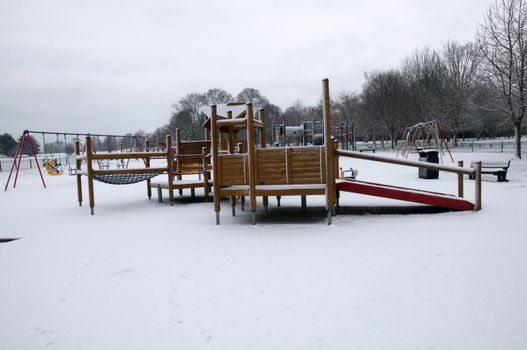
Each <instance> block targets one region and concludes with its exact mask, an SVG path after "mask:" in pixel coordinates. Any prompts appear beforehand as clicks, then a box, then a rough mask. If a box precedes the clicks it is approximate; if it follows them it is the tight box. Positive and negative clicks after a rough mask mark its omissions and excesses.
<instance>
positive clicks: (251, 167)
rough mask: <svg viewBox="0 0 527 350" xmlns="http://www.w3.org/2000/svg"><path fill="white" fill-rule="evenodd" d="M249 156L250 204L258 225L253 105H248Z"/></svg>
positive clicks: (252, 217) (252, 214)
mask: <svg viewBox="0 0 527 350" xmlns="http://www.w3.org/2000/svg"><path fill="white" fill-rule="evenodd" d="M247 154H248V158H249V167H248V168H249V169H248V171H249V204H250V207H251V219H252V224H253V225H254V224H256V174H255V169H256V167H255V157H254V116H253V105H252V103H247Z"/></svg>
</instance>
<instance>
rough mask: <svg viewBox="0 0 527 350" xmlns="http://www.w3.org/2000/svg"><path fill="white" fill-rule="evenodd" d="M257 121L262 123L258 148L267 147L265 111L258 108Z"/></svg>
mask: <svg viewBox="0 0 527 350" xmlns="http://www.w3.org/2000/svg"><path fill="white" fill-rule="evenodd" d="M258 119H260V121H261V122H262V125H263V127H262V128H261V129H260V147H261V148H266V147H267V139H266V138H265V110H264V109H263V108H260V109H259V110H258Z"/></svg>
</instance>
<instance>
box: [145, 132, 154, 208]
mask: <svg viewBox="0 0 527 350" xmlns="http://www.w3.org/2000/svg"><path fill="white" fill-rule="evenodd" d="M145 151H146V152H149V151H150V141H149V140H145ZM145 167H147V168H150V157H147V158H145ZM150 183H151V180H150V179H148V180H146V195H147V196H148V199H151V198H152V188H151V187H150Z"/></svg>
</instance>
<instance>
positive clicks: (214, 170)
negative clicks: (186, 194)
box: [210, 105, 221, 225]
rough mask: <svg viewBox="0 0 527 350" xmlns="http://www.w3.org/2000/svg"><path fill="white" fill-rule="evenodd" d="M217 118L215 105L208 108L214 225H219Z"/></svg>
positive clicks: (219, 185) (219, 186)
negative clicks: (214, 213)
mask: <svg viewBox="0 0 527 350" xmlns="http://www.w3.org/2000/svg"><path fill="white" fill-rule="evenodd" d="M217 118H218V116H217V115H216V105H212V106H210V132H211V136H212V137H211V142H210V150H211V152H212V177H213V178H212V183H213V185H212V188H213V190H214V211H215V212H216V225H219V224H220V209H221V205H220V204H221V203H220V200H221V198H220V188H221V183H220V177H219V166H220V164H219V162H220V160H219V157H218V128H217V126H216V121H217Z"/></svg>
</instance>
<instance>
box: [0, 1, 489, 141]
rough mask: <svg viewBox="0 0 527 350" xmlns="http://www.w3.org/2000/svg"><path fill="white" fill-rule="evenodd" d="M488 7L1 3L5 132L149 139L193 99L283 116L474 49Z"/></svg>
mask: <svg viewBox="0 0 527 350" xmlns="http://www.w3.org/2000/svg"><path fill="white" fill-rule="evenodd" d="M490 3H491V1H490V0H434V1H431V0H400V1H366V0H343V1H330V0H323V1H302V0H295V1H288V0H281V1H274V0H273V1H269V0H260V1H254V2H253V1H248V0H245V1H212V0H211V1H195V0H191V1H182V0H169V1H161V0H149V1H135V0H126V1H114V0H105V1H96V0H88V1H71V0H63V1H60V0H59V1H55V0H46V1H42V0H34V1H31V0H28V1H26V0H11V1H8V0H0V132H2V133H3V132H10V133H13V134H17V135H18V134H20V133H21V131H22V130H23V129H32V130H52V131H55V130H59V131H74V132H92V133H120V134H121V133H126V132H134V131H136V130H137V129H144V130H146V131H153V130H154V129H155V128H156V127H158V126H161V125H163V124H165V123H166V122H167V121H168V118H169V114H170V111H171V104H172V103H174V102H175V101H177V100H178V99H179V98H180V97H182V96H184V95H185V94H186V93H189V92H204V91H206V90H207V89H209V88H215V87H218V88H222V89H225V90H227V91H229V92H230V93H231V94H233V95H236V94H238V92H239V91H240V90H242V89H243V88H245V87H254V88H256V89H258V90H260V91H261V92H262V94H263V95H265V96H266V97H267V98H269V100H270V101H271V102H272V103H274V104H277V105H278V106H280V107H282V108H283V109H285V108H286V107H287V106H289V105H290V104H292V103H293V102H294V101H295V100H297V99H300V100H301V101H303V102H304V103H305V104H307V105H309V104H314V103H316V101H317V99H318V97H319V95H320V93H321V79H323V78H326V77H327V78H329V79H330V88H331V92H332V93H336V92H338V91H339V90H342V89H347V90H359V89H360V87H361V85H362V84H363V82H364V72H365V71H368V72H369V71H372V70H382V69H387V68H391V67H396V66H398V64H399V63H400V61H401V60H402V59H403V58H404V57H405V56H406V55H408V54H411V53H412V52H414V50H415V49H416V48H418V47H424V46H430V47H432V48H438V47H440V46H441V44H442V43H443V42H445V41H446V40H449V39H454V40H458V41H461V42H465V41H469V40H472V39H473V37H474V34H475V32H476V29H477V25H478V23H480V22H481V19H482V17H483V14H484V12H485V11H486V9H487V7H488V6H489V4H490Z"/></svg>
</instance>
